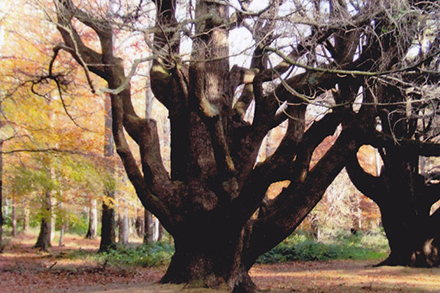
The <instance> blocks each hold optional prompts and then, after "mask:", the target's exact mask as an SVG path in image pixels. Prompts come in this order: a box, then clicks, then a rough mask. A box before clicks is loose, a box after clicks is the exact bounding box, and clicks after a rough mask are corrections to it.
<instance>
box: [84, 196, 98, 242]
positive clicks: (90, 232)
mask: <svg viewBox="0 0 440 293" xmlns="http://www.w3.org/2000/svg"><path fill="white" fill-rule="evenodd" d="M97 231H98V212H97V202H96V199H92V200H91V201H90V207H89V228H88V229H87V234H86V239H95V238H96V235H97Z"/></svg>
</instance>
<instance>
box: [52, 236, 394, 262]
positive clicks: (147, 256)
mask: <svg viewBox="0 0 440 293" xmlns="http://www.w3.org/2000/svg"><path fill="white" fill-rule="evenodd" d="M388 252H389V251H388V243H387V240H386V238H385V236H384V235H383V233H381V232H374V233H373V232H369V233H364V234H362V233H358V234H356V235H352V234H350V233H345V234H344V233H341V234H339V235H338V236H337V237H336V238H334V237H331V238H329V239H324V240H321V241H317V240H316V239H314V238H313V237H312V236H310V234H308V233H306V232H302V231H299V232H296V233H294V234H292V235H291V236H289V237H288V238H287V239H285V240H284V241H283V242H281V243H280V244H278V245H277V246H276V247H274V248H273V249H272V250H270V251H269V252H267V253H265V254H263V255H261V256H260V257H259V258H258V259H257V263H276V262H285V261H295V260H299V261H326V260H331V259H354V260H366V259H373V260H376V259H380V258H385V257H386V256H387V254H388ZM173 253H174V247H173V246H172V245H170V244H169V243H168V242H157V243H152V244H148V245H139V246H118V247H116V249H114V250H110V251H109V252H106V253H100V254H97V253H96V252H93V251H87V250H72V251H69V252H63V254H62V255H59V256H58V257H59V258H69V259H84V260H85V259H89V260H95V261H98V262H100V263H102V264H104V265H110V266H117V267H129V266H134V267H153V266H160V265H166V264H169V262H170V260H171V256H172V255H173Z"/></svg>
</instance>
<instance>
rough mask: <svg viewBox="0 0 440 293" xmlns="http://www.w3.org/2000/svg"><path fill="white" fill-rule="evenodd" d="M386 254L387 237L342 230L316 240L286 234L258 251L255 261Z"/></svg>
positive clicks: (376, 256) (363, 257)
mask: <svg viewBox="0 0 440 293" xmlns="http://www.w3.org/2000/svg"><path fill="white" fill-rule="evenodd" d="M387 254H388V244H387V241H386V238H385V236H384V235H383V234H381V233H367V234H364V235H360V234H358V235H351V234H349V235H347V234H342V235H340V236H338V237H337V238H336V239H334V240H332V241H326V242H317V241H316V240H314V239H313V238H312V237H310V236H308V235H307V234H306V233H301V232H298V233H296V234H293V235H292V236H290V237H288V238H287V239H286V240H284V241H283V242H281V243H280V244H278V245H277V246H276V247H274V248H273V249H272V250H270V251H269V252H266V253H265V254H263V255H261V256H260V257H259V258H258V260H257V263H275V262H285V261H294V260H301V261H325V260H331V259H355V260H367V259H380V258H384V257H386V256H387Z"/></svg>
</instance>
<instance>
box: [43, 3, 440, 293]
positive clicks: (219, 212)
mask: <svg viewBox="0 0 440 293" xmlns="http://www.w3.org/2000/svg"><path fill="white" fill-rule="evenodd" d="M251 2H252V1H239V2H237V3H232V2H228V1H215V2H212V1H196V3H195V6H192V5H190V3H180V2H179V3H178V2H177V1H173V0H168V1H165V0H163V1H161V0H156V1H152V3H150V2H140V3H136V4H133V3H131V2H124V1H121V2H119V3H117V4H115V3H113V2H111V3H107V2H102V1H99V2H93V1H92V2H90V1H88V2H81V1H71V0H59V1H54V2H53V6H52V5H50V4H48V3H44V2H43V4H44V6H43V8H45V9H46V12H47V15H48V16H49V17H51V20H52V21H53V22H54V23H55V25H56V28H57V29H58V31H59V33H60V35H61V37H62V40H63V44H62V45H61V46H59V48H61V49H62V50H63V51H65V52H67V53H69V54H70V55H71V56H72V57H73V59H75V60H76V61H77V63H78V64H79V65H80V66H81V67H82V68H83V70H84V71H85V73H86V76H87V77H88V81H89V84H90V87H91V88H92V90H96V89H95V85H94V81H93V80H92V78H91V74H92V73H93V74H95V75H97V76H98V77H99V78H101V79H102V80H104V81H105V82H106V83H107V85H108V88H107V89H102V90H103V91H106V92H108V93H109V94H110V97H111V101H112V118H113V135H114V139H115V144H116V150H117V152H118V154H119V157H120V158H121V161H122V163H123V165H124V167H125V170H126V172H127V175H128V178H129V179H130V180H131V182H132V183H133V186H134V188H135V190H136V192H137V195H138V197H139V199H140V200H141V201H142V203H143V205H144V206H145V208H146V209H148V210H149V211H151V212H152V213H153V214H154V215H155V216H156V217H157V218H159V219H160V221H161V223H162V224H163V225H164V227H165V228H166V229H167V230H168V232H169V233H170V234H171V235H172V236H173V237H174V240H175V249H176V252H175V254H174V256H173V258H172V261H171V264H170V266H169V268H168V270H167V273H166V274H165V276H164V277H163V278H162V282H164V283H167V282H172V283H184V282H186V283H194V284H198V285H203V286H207V287H216V286H221V285H226V286H227V287H228V288H231V289H232V288H234V290H236V291H237V292H240V291H242V292H252V291H254V290H255V286H254V284H253V283H252V281H251V279H250V277H249V275H248V270H249V269H250V268H251V267H252V265H253V264H254V262H255V260H256V258H257V257H258V256H259V255H260V254H262V253H264V252H265V251H267V250H269V249H270V248H272V247H273V246H275V245H276V244H278V243H279V242H280V241H282V240H283V239H284V238H285V237H287V236H288V235H289V234H290V233H292V231H293V230H294V229H295V228H296V227H297V226H298V225H299V223H300V222H301V221H302V220H303V219H304V217H305V216H306V215H307V214H308V213H309V212H310V210H311V209H312V208H313V207H314V206H315V205H316V204H317V203H318V202H319V200H320V199H321V197H322V195H323V194H324V192H325V190H326V188H327V187H328V186H329V184H330V183H331V182H332V181H333V179H334V178H335V177H336V176H337V174H338V173H339V172H340V171H341V170H342V169H343V167H344V166H345V164H346V160H347V158H351V157H352V156H353V155H354V154H355V153H356V151H357V149H358V148H359V146H360V145H361V144H362V142H363V140H361V139H364V138H365V137H367V134H369V133H371V132H372V131H373V130H374V126H375V125H372V124H371V123H366V122H370V121H371V119H372V117H373V116H374V112H373V111H372V110H371V109H372V107H369V106H368V105H371V104H374V102H375V100H374V96H373V95H372V94H369V91H368V89H369V86H370V84H371V82H373V81H374V80H377V79H379V78H382V79H383V78H385V79H391V80H392V79H393V78H395V76H394V75H393V74H394V73H399V72H408V71H411V70H413V69H418V67H419V65H421V64H420V63H418V62H415V63H412V64H409V65H407V64H405V65H404V64H402V63H400V62H398V60H395V59H396V58H393V57H395V56H398V55H396V53H398V52H400V51H399V50H403V51H405V50H406V48H408V46H407V47H405V42H408V40H407V37H406V36H408V35H413V34H411V33H409V34H407V35H405V36H404V37H403V38H402V40H403V41H400V40H399V41H398V42H397V41H396V40H397V38H395V37H393V36H395V35H394V33H393V32H394V29H393V28H394V26H395V23H396V21H395V20H396V18H397V19H399V17H401V18H405V17H407V16H406V15H407V14H406V13H404V14H403V15H404V16H401V15H400V13H402V12H406V11H408V10H405V9H413V8H414V9H427V8H426V7H418V6H415V4H413V3H412V2H411V1H381V0H377V1H374V0H372V1H342V0H340V1H338V0H334V1H311V2H307V3H303V2H300V1H281V0H280V1H271V2H270V3H269V4H268V6H267V7H261V6H258V5H257V1H254V2H255V3H251ZM181 4H182V5H185V4H187V7H185V8H186V9H184V7H183V6H182V5H181ZM433 7H434V8H435V6H433ZM51 8H54V11H50V9H51ZM434 8H433V9H434ZM152 9H154V10H155V11H156V14H155V16H151V13H150V11H151V10H152ZM104 11H105V13H104ZM152 23H153V24H152ZM151 24H152V25H151ZM83 31H88V32H93V34H94V36H95V41H94V42H91V41H88V40H87V39H85V38H83V37H82V34H81V32H83ZM126 31H130V33H131V34H143V36H144V40H145V43H146V44H147V45H148V46H149V47H148V49H149V50H148V52H150V51H151V52H152V54H150V53H148V54H149V56H143V57H142V58H139V59H135V60H131V61H128V60H123V59H122V58H121V54H118V51H117V50H116V49H115V48H118V47H119V46H115V43H117V42H120V41H121V39H119V38H118V35H119V33H121V32H124V33H125V32H126ZM235 33H237V35H235V36H236V37H235V38H234V34H235ZM238 33H240V34H241V35H240V34H238ZM243 35H246V36H247V37H248V38H249V39H250V42H249V43H246V42H244V41H243V39H244V38H243V37H242V36H243ZM237 42H238V44H237ZM400 42H403V43H400ZM139 49H140V50H141V48H139ZM242 52H248V53H250V55H251V58H250V59H251V60H250V61H249V62H248V63H247V65H246V66H240V65H242V64H240V65H238V64H233V63H232V62H234V61H237V59H233V58H232V57H231V56H234V55H235V54H240V53H242ZM151 59H153V66H152V67H151V70H150V79H151V85H152V90H153V93H154V95H155V97H156V99H158V101H160V102H161V103H162V104H163V105H164V106H165V107H166V108H167V109H168V111H169V120H170V128H171V133H170V136H171V138H170V140H171V171H170V173H168V172H167V170H166V168H165V166H164V163H163V159H162V156H161V152H160V143H159V136H158V133H157V125H156V122H155V121H154V120H152V119H148V118H145V117H142V116H140V115H139V114H138V113H137V112H136V110H137V109H136V108H135V107H134V103H133V99H132V98H133V96H132V95H133V92H132V89H131V84H130V81H131V77H132V76H133V74H134V73H135V72H136V69H137V66H138V65H139V63H141V62H142V61H147V60H151ZM130 63H131V64H132V67H131V68H129V64H130ZM241 63H243V62H241ZM124 64H126V66H127V67H124ZM233 65H234V66H233ZM417 74H419V75H423V74H424V73H423V72H422V73H420V72H419V73H417ZM359 93H361V94H359ZM358 97H362V98H363V100H360V98H358ZM360 102H361V103H363V104H364V105H362V107H359V106H357V107H353V106H352V105H353V104H358V103H360ZM310 104H315V105H321V106H323V108H324V109H323V111H321V112H319V113H316V112H315V113H316V116H315V117H316V118H315V119H314V122H313V124H312V125H307V126H306V123H305V115H306V112H308V111H310V108H309V106H308V105H310ZM365 105H366V106H367V107H365ZM247 111H252V112H253V115H251V118H250V119H249V120H246V119H245V118H246V117H249V116H247V115H246V112H247ZM284 121H287V131H286V134H285V136H284V138H283V140H282V141H281V143H280V144H279V146H278V147H277V149H276V150H275V152H274V153H273V154H272V155H271V156H269V157H268V158H267V159H266V160H264V161H262V162H260V163H258V164H256V162H257V157H258V153H259V149H260V146H261V145H262V142H263V140H264V138H265V136H266V135H267V134H268V132H269V131H270V130H271V129H273V128H275V127H277V126H278V125H280V124H281V123H282V122H284ZM338 128H339V133H340V134H339V135H338V138H337V139H336V141H335V143H334V144H333V145H332V146H331V147H330V148H329V149H328V151H327V152H326V153H325V155H323V156H322V158H321V159H320V160H319V161H318V162H317V163H316V164H314V165H313V167H312V166H311V157H312V154H313V151H314V150H315V149H316V148H317V147H318V146H319V144H320V143H321V142H322V141H323V140H324V139H325V137H327V136H328V135H332V134H333V133H335V131H336V130H337V129H338ZM127 135H128V136H129V137H131V138H132V139H133V140H134V141H135V142H136V144H137V147H138V150H139V153H140V159H141V162H140V166H139V165H138V163H137V161H136V159H135V155H134V150H133V149H131V148H130V146H129V143H128V140H127ZM136 151H137V150H136ZM285 180H287V181H289V182H290V183H289V185H288V186H287V187H286V188H284V189H282V190H281V191H280V193H279V195H277V196H276V197H275V198H272V199H270V198H267V197H266V191H267V189H268V188H269V187H270V185H271V184H273V183H276V182H280V181H285Z"/></svg>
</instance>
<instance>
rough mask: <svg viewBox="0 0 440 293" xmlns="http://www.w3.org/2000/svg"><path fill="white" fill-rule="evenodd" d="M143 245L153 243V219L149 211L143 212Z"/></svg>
mask: <svg viewBox="0 0 440 293" xmlns="http://www.w3.org/2000/svg"><path fill="white" fill-rule="evenodd" d="M144 223H145V228H144V231H145V232H144V243H145V244H147V243H153V242H154V232H155V231H154V219H153V214H151V213H150V212H149V211H147V210H145V212H144Z"/></svg>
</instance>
